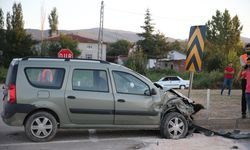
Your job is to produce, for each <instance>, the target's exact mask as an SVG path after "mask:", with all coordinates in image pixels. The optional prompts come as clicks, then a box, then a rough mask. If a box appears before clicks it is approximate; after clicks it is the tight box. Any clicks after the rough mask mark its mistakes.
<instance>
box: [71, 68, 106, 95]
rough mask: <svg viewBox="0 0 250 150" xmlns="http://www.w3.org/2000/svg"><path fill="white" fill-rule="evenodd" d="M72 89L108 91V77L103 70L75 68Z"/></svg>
mask: <svg viewBox="0 0 250 150" xmlns="http://www.w3.org/2000/svg"><path fill="white" fill-rule="evenodd" d="M72 89H73V90H78V91H97V92H108V91H109V87H108V78H107V73H106V71H104V70H84V69H75V70H74V72H73V77H72Z"/></svg>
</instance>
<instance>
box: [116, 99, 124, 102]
mask: <svg viewBox="0 0 250 150" xmlns="http://www.w3.org/2000/svg"><path fill="white" fill-rule="evenodd" d="M117 102H119V103H124V102H126V101H125V100H124V99H118V100H117Z"/></svg>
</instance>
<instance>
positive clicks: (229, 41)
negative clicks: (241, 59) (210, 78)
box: [205, 10, 243, 71]
mask: <svg viewBox="0 0 250 150" xmlns="http://www.w3.org/2000/svg"><path fill="white" fill-rule="evenodd" d="M206 26H207V41H206V46H205V54H206V55H205V61H206V63H205V64H206V65H209V64H214V63H213V62H210V61H209V60H211V61H213V60H215V59H214V58H212V57H219V58H222V62H221V63H220V64H218V63H217V64H214V65H215V66H213V67H207V68H213V70H214V69H220V70H222V69H223V65H224V64H227V62H228V61H230V60H229V59H230V58H229V57H228V54H229V53H230V52H231V51H234V52H236V53H235V54H236V55H239V54H240V53H241V50H242V48H243V45H242V44H241V43H240V33H241V31H242V28H243V26H241V25H240V21H239V18H238V16H237V15H236V16H234V17H233V18H231V16H230V14H229V11H228V10H225V11H224V13H221V12H220V11H219V10H217V11H216V15H215V16H212V20H209V21H208V22H207V23H206ZM215 54H216V55H217V56H215ZM235 63H236V62H235ZM208 71H212V70H208Z"/></svg>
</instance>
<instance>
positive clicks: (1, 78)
mask: <svg viewBox="0 0 250 150" xmlns="http://www.w3.org/2000/svg"><path fill="white" fill-rule="evenodd" d="M7 71H8V69H6V68H4V67H0V84H2V83H4V82H5V78H6V75H7Z"/></svg>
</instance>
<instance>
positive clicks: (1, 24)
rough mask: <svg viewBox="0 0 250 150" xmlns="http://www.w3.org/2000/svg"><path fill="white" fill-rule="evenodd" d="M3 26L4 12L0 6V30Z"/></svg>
mask: <svg viewBox="0 0 250 150" xmlns="http://www.w3.org/2000/svg"><path fill="white" fill-rule="evenodd" d="M3 27H4V14H3V10H2V8H0V29H1V30H2V29H3Z"/></svg>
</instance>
